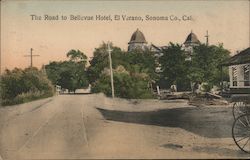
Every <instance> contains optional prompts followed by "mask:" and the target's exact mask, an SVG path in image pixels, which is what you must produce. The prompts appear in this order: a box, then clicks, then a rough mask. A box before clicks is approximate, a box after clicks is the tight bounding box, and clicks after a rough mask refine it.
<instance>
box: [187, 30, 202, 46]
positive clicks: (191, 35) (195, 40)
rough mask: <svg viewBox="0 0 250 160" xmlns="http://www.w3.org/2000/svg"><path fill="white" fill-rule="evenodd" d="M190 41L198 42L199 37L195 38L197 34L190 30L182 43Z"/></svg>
mask: <svg viewBox="0 0 250 160" xmlns="http://www.w3.org/2000/svg"><path fill="white" fill-rule="evenodd" d="M190 43H196V44H199V43H200V41H199V39H198V38H197V36H196V35H195V34H194V33H193V32H192V31H191V33H190V34H189V35H188V36H187V38H186V41H185V42H184V44H190Z"/></svg>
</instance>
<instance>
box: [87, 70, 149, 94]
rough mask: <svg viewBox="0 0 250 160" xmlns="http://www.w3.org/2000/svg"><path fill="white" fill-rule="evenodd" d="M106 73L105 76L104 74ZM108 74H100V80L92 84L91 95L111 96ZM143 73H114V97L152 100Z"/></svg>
mask: <svg viewBox="0 0 250 160" xmlns="http://www.w3.org/2000/svg"><path fill="white" fill-rule="evenodd" d="M105 73H106V74H105ZM107 73H109V72H104V73H103V74H101V76H100V78H99V79H98V80H97V81H96V82H95V83H93V84H92V87H91V91H92V92H93V93H99V92H103V93H104V94H106V95H107V96H111V83H110V75H109V74H107ZM146 77H147V75H146V74H145V73H141V74H140V73H136V74H129V73H128V72H126V71H122V72H120V71H119V72H117V71H116V70H115V71H114V86H115V87H114V88H115V96H116V97H121V98H130V99H135V98H140V99H145V98H153V95H152V92H151V91H150V89H149V86H148V79H147V78H146Z"/></svg>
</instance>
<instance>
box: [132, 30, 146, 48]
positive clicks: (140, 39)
mask: <svg viewBox="0 0 250 160" xmlns="http://www.w3.org/2000/svg"><path fill="white" fill-rule="evenodd" d="M128 44H129V46H128V51H132V50H138V49H139V50H145V49H146V48H147V46H146V44H147V41H146V39H145V37H144V35H143V33H142V32H141V31H140V30H139V29H137V30H136V31H135V32H134V33H133V34H132V36H131V38H130V41H129V42H128Z"/></svg>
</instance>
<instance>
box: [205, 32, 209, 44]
mask: <svg viewBox="0 0 250 160" xmlns="http://www.w3.org/2000/svg"><path fill="white" fill-rule="evenodd" d="M205 37H206V45H207V46H208V37H209V35H208V31H207V34H206V35H205Z"/></svg>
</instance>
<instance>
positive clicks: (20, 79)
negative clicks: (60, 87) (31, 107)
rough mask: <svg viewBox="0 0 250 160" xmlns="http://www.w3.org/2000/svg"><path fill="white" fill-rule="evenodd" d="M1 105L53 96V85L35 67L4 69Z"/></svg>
mask: <svg viewBox="0 0 250 160" xmlns="http://www.w3.org/2000/svg"><path fill="white" fill-rule="evenodd" d="M0 87H1V99H2V105H13V104H19V103H24V102H28V101H31V100H35V99H39V98H46V97H50V96H53V94H54V87H53V85H52V84H51V82H50V81H49V80H48V78H47V76H46V74H44V73H43V72H41V71H39V70H38V69H37V68H27V69H25V70H22V69H18V68H15V69H14V70H12V71H10V70H6V71H5V73H4V74H3V75H2V76H1V83H0Z"/></svg>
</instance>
